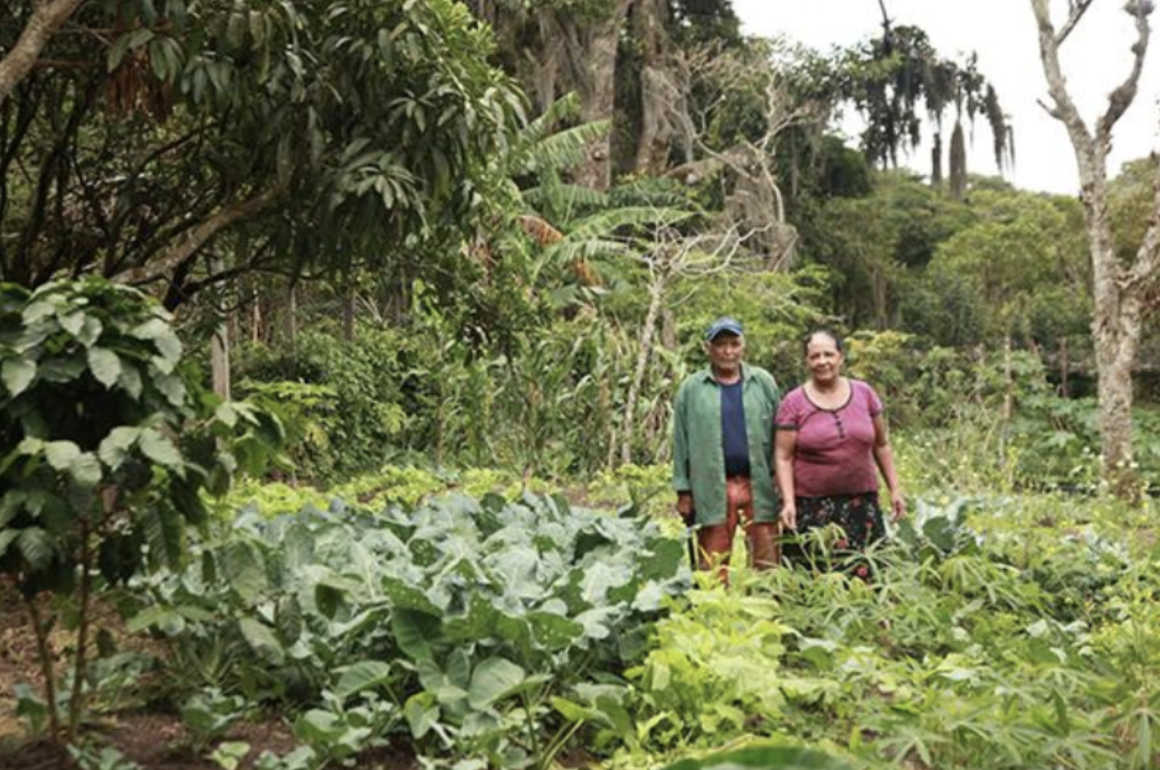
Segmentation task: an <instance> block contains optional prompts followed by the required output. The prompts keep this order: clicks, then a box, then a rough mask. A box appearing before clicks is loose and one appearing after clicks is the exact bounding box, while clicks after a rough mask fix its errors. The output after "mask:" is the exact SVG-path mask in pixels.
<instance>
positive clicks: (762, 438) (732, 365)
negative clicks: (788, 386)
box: [673, 317, 780, 581]
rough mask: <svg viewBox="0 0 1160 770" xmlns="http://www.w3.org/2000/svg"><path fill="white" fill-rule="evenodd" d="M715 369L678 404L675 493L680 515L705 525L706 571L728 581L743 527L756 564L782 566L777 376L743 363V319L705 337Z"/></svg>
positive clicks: (684, 390)
mask: <svg viewBox="0 0 1160 770" xmlns="http://www.w3.org/2000/svg"><path fill="white" fill-rule="evenodd" d="M704 347H705V353H706V354H707V355H708V357H709V368H708V369H705V370H702V371H700V372H697V373H696V374H694V375H692V376H690V377H689V378H688V379H686V380H685V381H684V382H683V383H681V388H680V390H679V391H677V400H676V402H675V404H674V405H673V489H675V490H676V492H677V512H678V513H680V515H681V517H682V518H683V519H684V520H685V522H686V523H687V524H689V525H693V524H696V526H697V546H698V553H699V554H700V558H699V563H700V568H701V569H711V568H712V567H713V566H714V565H717V566H718V568H719V570H720V571H719V575H720V576H721V579H722V580H724V581H727V580H728V564H729V554H730V553H731V552H732V550H733V538H734V536H735V535H736V533H737V527H738V526H741V527H742V528H743V529H744V531H745V536H746V540H747V543H748V546H749V559H750V563H751V564H752V565H753V566H755V567H756V568H758V569H768V568H769V567H772V566H774V565H775V564H776V563H777V557H778V552H777V523H776V522H777V512H778V509H779V508H780V502H779V500H778V499H777V492H776V491H775V489H774V484H773V471H772V466H771V464H772V461H773V418H774V415H776V414H777V407H778V390H777V384H776V383H775V382H774V380H773V376H772V375H771V374H770V373H769V372H767V371H765V370H764V369H760V368H758V367H756V366H749V365H748V364H745V363H743V362H742V360H741V359H742V357H743V355H744V353H745V334H744V330H743V329H742V326H741V322H740V321H738V320H736V319H735V318H729V317H724V318H718V319H717V320H716V321H714V322H713V323H711V324H710V325H709V328H708V329H707V330H706V331H705V341H704Z"/></svg>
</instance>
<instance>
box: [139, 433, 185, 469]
mask: <svg viewBox="0 0 1160 770" xmlns="http://www.w3.org/2000/svg"><path fill="white" fill-rule="evenodd" d="M139 442H140V444H139V445H140V447H141V452H142V454H144V455H145V456H146V457H148V458H149V459H150V460H152V461H153V462H155V463H157V464H158V465H163V466H165V467H166V468H180V467H181V466H182V459H181V453H180V452H178V451H177V446H176V445H175V444H174V443H173V441H172V440H170V438H169V437H168V436H166V435H164V434H162V433H161V432H160V431H158V430H157V429H155V428H145V429H143V430H142V431H141V435H140V438H139Z"/></svg>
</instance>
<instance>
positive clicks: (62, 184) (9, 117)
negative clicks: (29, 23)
mask: <svg viewBox="0 0 1160 770" xmlns="http://www.w3.org/2000/svg"><path fill="white" fill-rule="evenodd" d="M30 3H31V0H20V2H18V3H17V4H16V6H17V7H16V8H15V10H14V11H12V12H10V13H9V18H10V19H15V20H20V19H24V18H26V17H27V15H28V14H27V8H28V7H30ZM0 30H2V31H0V49H6V48H9V47H10V46H11V45H12V39H11V36H13V35H15V34H17V33H18V32H19V31H20V29H19V25H18V24H17V25H13V24H9V23H5V24H2V25H0ZM490 47H491V40H490V36H489V33H488V32H487V31H486V30H484V29H481V28H480V27H478V25H476V24H475V23H474V22H473V20H472V19H471V17H470V15H469V14H468V12H467V11H466V9H464V8H463V7H462V6H460V5H459V4H456V3H453V2H451V0H434V1H433V2H426V3H411V2H403V1H402V0H392V1H391V2H386V3H380V2H370V0H349V1H346V2H338V3H306V4H293V5H287V4H284V3H279V2H265V1H262V2H254V3H248V4H245V5H238V4H235V3H232V2H226V1H225V0H213V1H211V2H208V3H196V4H187V3H186V2H184V0H166V1H165V2H161V3H155V2H151V1H150V0H141V1H140V2H137V1H133V2H125V3H118V4H116V5H115V6H112V5H107V4H100V3H89V4H86V5H84V6H83V7H82V8H81V9H80V10H79V11H78V12H77V13H76V14H75V15H74V17H73V19H72V21H71V22H70V34H67V35H57V36H56V37H54V38H53V39H52V41H51V42H50V44H49V45H48V47H47V48H46V49H45V50H44V52H43V54H42V61H41V66H38V67H35V68H34V69H33V70H32V71H31V73H30V74H29V75H28V76H27V77H26V78H25V79H24V80H23V81H22V82H21V83H20V84H19V85H18V86H17V88H16V89H15V91H14V93H13V95H12V97H11V98H10V99H9V100H7V101H6V102H5V103H4V104H3V106H2V107H0V163H2V167H0V179H2V180H3V181H2V185H3V187H2V188H0V189H2V193H3V194H2V195H0V214H2V216H3V233H2V236H0V276H2V277H3V278H4V279H6V280H10V281H15V282H18V283H21V284H24V285H28V286H35V285H39V284H41V283H44V282H45V281H47V280H49V279H51V278H52V277H54V276H57V275H60V274H67V275H81V274H85V273H99V274H102V275H104V276H106V277H111V278H114V279H115V280H118V281H122V282H131V283H146V282H150V281H153V280H158V279H163V280H166V281H169V282H170V288H169V297H168V302H169V304H171V305H172V304H176V303H178V302H180V301H182V300H183V299H185V298H186V297H188V296H189V294H191V293H193V292H195V291H196V290H197V289H199V288H201V287H202V286H204V285H206V283H208V282H210V281H213V280H215V279H220V278H227V277H230V276H232V275H235V274H237V273H238V272H240V271H245V270H252V269H278V270H283V271H289V270H290V269H292V268H296V269H302V268H305V267H310V268H316V269H328V268H331V269H332V268H336V267H337V268H341V269H349V268H350V267H351V266H352V265H355V264H372V265H377V264H382V263H383V262H384V261H385V260H390V259H398V258H399V257H400V255H403V254H406V253H408V252H411V251H414V250H417V249H419V248H420V247H421V246H423V245H424V244H425V243H428V242H429V241H431V240H433V239H437V238H438V237H439V236H447V235H448V234H461V233H463V232H464V231H465V230H466V229H469V228H470V226H471V224H472V223H473V221H474V220H473V217H472V212H473V210H474V209H475V208H476V207H478V205H479V202H480V199H481V191H482V189H484V188H486V185H487V183H486V181H484V171H485V169H486V158H487V156H489V155H490V154H491V153H492V152H494V151H495V150H497V149H499V148H501V147H502V146H503V145H504V142H505V141H506V136H507V132H508V130H509V129H510V127H511V126H512V124H513V122H514V121H515V119H516V118H517V117H518V114H519V112H520V109H521V107H520V103H519V98H518V96H517V95H516V92H515V91H514V90H513V89H512V88H511V86H510V84H509V83H508V81H507V80H506V79H505V78H504V77H503V76H502V75H501V74H500V73H499V72H498V71H496V70H494V69H492V68H491V67H490V66H489V65H488V64H487V63H486V55H487V52H488V51H489V50H490ZM207 257H217V258H219V259H221V261H222V267H220V268H219V269H217V270H213V271H211V270H210V269H209V268H208V266H207V265H208V263H209V260H208V259H207Z"/></svg>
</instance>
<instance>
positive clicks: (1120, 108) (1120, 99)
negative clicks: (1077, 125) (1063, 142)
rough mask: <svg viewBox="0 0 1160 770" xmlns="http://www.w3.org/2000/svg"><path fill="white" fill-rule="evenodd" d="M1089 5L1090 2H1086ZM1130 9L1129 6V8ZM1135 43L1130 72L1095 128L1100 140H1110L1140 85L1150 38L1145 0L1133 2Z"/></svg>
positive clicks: (1113, 93) (1109, 100)
mask: <svg viewBox="0 0 1160 770" xmlns="http://www.w3.org/2000/svg"><path fill="white" fill-rule="evenodd" d="M1088 2H1089V3H1090V2H1091V0H1088ZM1129 8H1131V6H1129ZM1134 15H1135V17H1136V42H1135V43H1134V44H1133V45H1132V56H1133V57H1134V58H1133V59H1132V71H1131V72H1129V73H1128V77H1127V78H1126V79H1125V80H1124V82H1123V83H1121V84H1120V86H1119V87H1118V88H1117V89H1116V90H1115V91H1112V95H1111V96H1109V97H1108V111H1107V112H1105V113H1104V116H1103V117H1102V118H1100V122H1099V124H1098V127H1097V129H1096V130H1097V136H1098V137H1099V138H1100V139H1101V140H1105V139H1108V140H1110V138H1111V135H1112V127H1113V126H1115V125H1116V122H1117V121H1118V120H1119V119H1120V118H1121V117H1123V115H1124V112H1126V111H1127V109H1128V107H1130V106H1131V105H1132V101H1133V100H1134V99H1135V98H1136V91H1137V88H1138V86H1139V84H1140V73H1141V72H1143V70H1144V56H1145V55H1146V54H1147V52H1148V38H1149V37H1151V27H1150V26H1149V24H1148V7H1147V3H1146V0H1135V14H1134Z"/></svg>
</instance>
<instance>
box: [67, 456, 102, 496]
mask: <svg viewBox="0 0 1160 770" xmlns="http://www.w3.org/2000/svg"><path fill="white" fill-rule="evenodd" d="M68 475H69V476H70V477H71V478H72V480H73V483H75V484H76V485H77V486H80V487H84V488H85V489H91V488H93V487H95V486H97V485H98V484H100V483H101V476H102V475H103V474H102V473H101V463H100V461H99V460H98V459H97V456H96V455H95V454H93V453H92V452H84V453H82V454H81V455H79V456H77V457H76V458H75V459H74V460H73V461H72V462H71V463H69V466H68Z"/></svg>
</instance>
